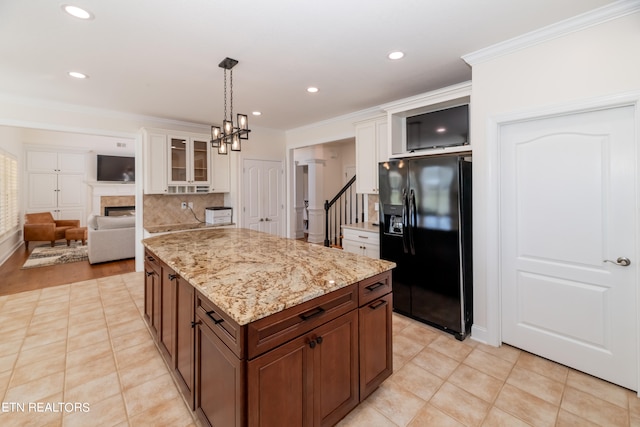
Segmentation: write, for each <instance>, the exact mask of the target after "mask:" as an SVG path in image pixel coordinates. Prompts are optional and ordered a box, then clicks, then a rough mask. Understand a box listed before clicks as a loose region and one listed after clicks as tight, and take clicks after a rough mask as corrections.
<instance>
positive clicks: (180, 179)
mask: <svg viewBox="0 0 640 427" xmlns="http://www.w3.org/2000/svg"><path fill="white" fill-rule="evenodd" d="M187 141H188V140H187V139H186V138H173V137H172V138H169V164H170V167H169V171H170V174H169V176H170V178H169V181H170V182H171V183H187V179H188V177H187V153H188V151H187Z"/></svg>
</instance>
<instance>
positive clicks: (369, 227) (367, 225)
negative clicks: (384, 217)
mask: <svg viewBox="0 0 640 427" xmlns="http://www.w3.org/2000/svg"><path fill="white" fill-rule="evenodd" d="M342 228H351V229H353V230H363V231H372V232H374V233H378V232H379V231H380V227H379V226H378V224H377V223H376V224H375V225H374V224H373V223H372V222H357V223H354V224H344V225H343V226H342Z"/></svg>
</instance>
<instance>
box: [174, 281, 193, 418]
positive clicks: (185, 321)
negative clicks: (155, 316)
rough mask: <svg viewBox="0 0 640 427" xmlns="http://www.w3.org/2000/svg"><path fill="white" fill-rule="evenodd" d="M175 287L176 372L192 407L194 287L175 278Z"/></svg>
mask: <svg viewBox="0 0 640 427" xmlns="http://www.w3.org/2000/svg"><path fill="white" fill-rule="evenodd" d="M177 280H178V282H177V289H176V307H177V308H178V311H177V313H176V337H175V341H176V342H175V349H176V353H175V361H176V373H177V376H178V378H179V379H180V380H181V381H180V382H181V384H180V385H181V387H182V392H183V393H184V395H185V397H186V398H187V401H188V402H189V407H190V408H191V409H193V380H194V378H193V375H194V366H193V348H194V340H193V338H194V328H193V326H192V322H193V321H194V320H195V319H194V304H195V289H194V288H193V286H191V285H190V284H189V283H188V282H187V281H186V280H184V279H183V278H181V277H178V278H177Z"/></svg>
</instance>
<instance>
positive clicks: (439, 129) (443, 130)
mask: <svg viewBox="0 0 640 427" xmlns="http://www.w3.org/2000/svg"><path fill="white" fill-rule="evenodd" d="M446 131H447V128H443V127H441V128H438V129H436V132H438V133H445V132H446Z"/></svg>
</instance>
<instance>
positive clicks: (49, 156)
mask: <svg viewBox="0 0 640 427" xmlns="http://www.w3.org/2000/svg"><path fill="white" fill-rule="evenodd" d="M27 170H28V171H29V172H45V173H50V172H55V173H79V174H84V173H85V170H86V157H85V155H84V154H80V153H56V152H51V151H28V152H27Z"/></svg>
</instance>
